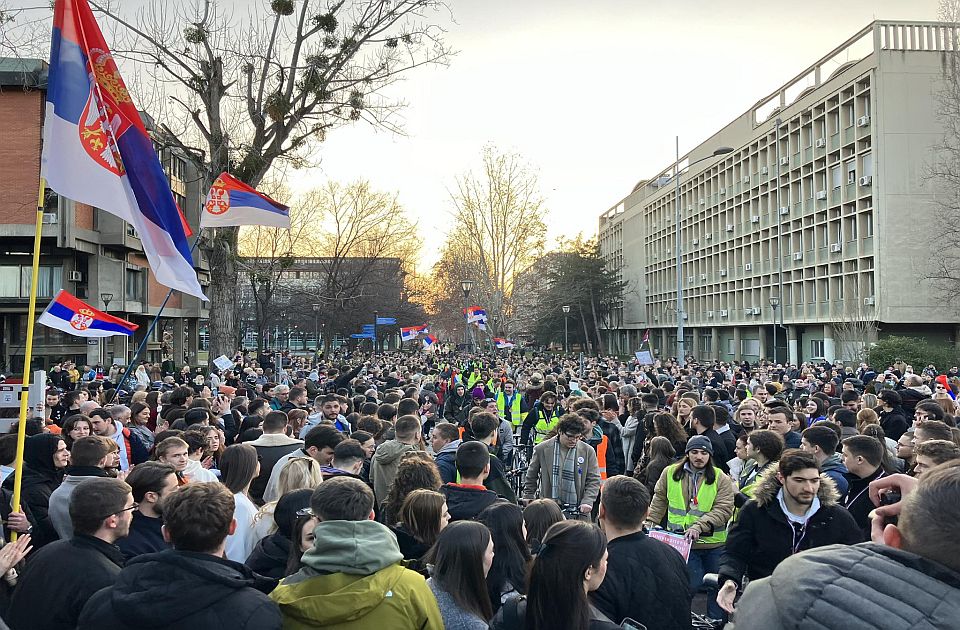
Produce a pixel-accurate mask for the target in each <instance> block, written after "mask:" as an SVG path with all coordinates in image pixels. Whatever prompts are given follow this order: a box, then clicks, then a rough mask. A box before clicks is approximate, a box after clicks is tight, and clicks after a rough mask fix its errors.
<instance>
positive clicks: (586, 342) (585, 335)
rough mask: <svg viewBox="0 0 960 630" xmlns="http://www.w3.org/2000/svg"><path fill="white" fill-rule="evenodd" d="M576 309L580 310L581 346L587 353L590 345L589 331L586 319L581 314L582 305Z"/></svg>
mask: <svg viewBox="0 0 960 630" xmlns="http://www.w3.org/2000/svg"><path fill="white" fill-rule="evenodd" d="M577 308H579V309H580V323H581V324H582V325H583V345H584V346H586V350H587V351H588V352H589V351H590V347H591V345H592V344H591V343H590V330H589V329H588V328H587V317H586V315H584V314H583V304H581V305H579V306H578V307H577Z"/></svg>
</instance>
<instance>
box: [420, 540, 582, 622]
mask: <svg viewBox="0 0 960 630" xmlns="http://www.w3.org/2000/svg"><path fill="white" fill-rule="evenodd" d="M489 544H490V530H488V529H487V527H486V526H485V525H483V524H481V523H477V522H475V521H457V522H455V523H450V524H449V525H447V527H446V528H444V530H443V531H442V532H440V535H439V536H438V537H437V542H435V543H434V545H433V547H431V548H430V551H428V552H427V555H426V557H425V558H424V560H425V561H426V562H427V563H428V564H432V565H433V576H432V579H433V581H434V583H435V584H436V585H437V586H439V587H440V588H441V589H443V590H444V591H446V592H447V593H448V594H449V595H450V596H451V597H452V598H453V600H454V601H455V602H456V603H457V605H458V606H459V607H460V608H461V609H463V610H465V611H467V612H469V613H472V614H474V615H476V616H477V617H480V618H481V619H483V620H484V621H488V620H489V619H490V618H491V617H493V610H492V609H491V607H490V600H489V598H487V597H484V596H483V593H484V591H485V590H486V589H485V586H486V583H485V580H484V576H483V556H484V554H485V553H486V551H487V546H488V545H489ZM581 590H582V589H581Z"/></svg>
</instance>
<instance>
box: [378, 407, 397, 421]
mask: <svg viewBox="0 0 960 630" xmlns="http://www.w3.org/2000/svg"><path fill="white" fill-rule="evenodd" d="M396 417H397V406H396V405H391V404H390V403H383V404H382V405H380V406H379V407H377V419H378V420H385V421H387V422H393V419H394V418H396Z"/></svg>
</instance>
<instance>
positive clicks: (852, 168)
mask: <svg viewBox="0 0 960 630" xmlns="http://www.w3.org/2000/svg"><path fill="white" fill-rule="evenodd" d="M845 166H846V169H847V183H848V184H855V183H857V162H856V160H850V161H849V162H847V163H846V165H845Z"/></svg>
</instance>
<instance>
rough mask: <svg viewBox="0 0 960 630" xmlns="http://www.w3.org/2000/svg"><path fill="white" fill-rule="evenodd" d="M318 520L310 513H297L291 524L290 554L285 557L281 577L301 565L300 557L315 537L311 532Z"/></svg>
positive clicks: (299, 567)
mask: <svg viewBox="0 0 960 630" xmlns="http://www.w3.org/2000/svg"><path fill="white" fill-rule="evenodd" d="M319 522H320V521H319V520H318V519H317V517H316V516H313V515H312V514H299V513H298V514H297V520H296V521H295V522H294V524H293V532H292V533H291V536H290V555H289V556H288V557H287V567H286V569H284V571H283V577H287V576H289V575H293V574H294V573H296V572H297V571H299V570H300V569H301V568H303V567H302V565H301V563H300V559H301V558H303V554H304V553H306V552H307V551H308V550H309V549H310V548H311V547H313V541H314V540H315V539H316V537H315V536H314V534H313V528H314V527H316V526H317V523H319Z"/></svg>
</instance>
